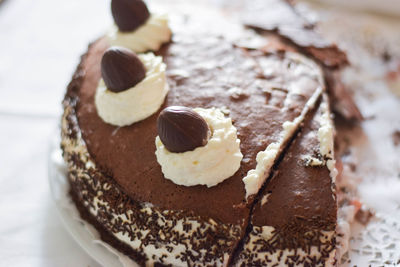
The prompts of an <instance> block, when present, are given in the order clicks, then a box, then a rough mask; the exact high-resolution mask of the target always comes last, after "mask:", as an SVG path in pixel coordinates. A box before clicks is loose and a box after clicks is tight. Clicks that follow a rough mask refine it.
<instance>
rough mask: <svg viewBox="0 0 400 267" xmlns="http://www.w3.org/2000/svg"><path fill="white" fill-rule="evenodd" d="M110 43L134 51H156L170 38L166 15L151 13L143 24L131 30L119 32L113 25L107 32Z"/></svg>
mask: <svg viewBox="0 0 400 267" xmlns="http://www.w3.org/2000/svg"><path fill="white" fill-rule="evenodd" d="M107 37H108V39H109V42H110V44H111V45H112V46H113V45H116V46H123V47H127V48H130V49H131V50H133V51H134V52H136V53H142V52H146V51H157V50H158V49H159V48H160V47H161V45H162V44H163V43H166V42H169V40H170V39H171V30H170V28H169V26H168V17H167V16H166V15H157V14H153V15H151V16H150V18H149V19H148V20H147V21H146V23H145V24H143V25H142V26H140V27H139V28H137V29H136V30H134V31H133V32H121V31H119V30H118V27H117V26H116V25H114V26H113V27H112V29H111V30H110V31H109V33H108V34H107Z"/></svg>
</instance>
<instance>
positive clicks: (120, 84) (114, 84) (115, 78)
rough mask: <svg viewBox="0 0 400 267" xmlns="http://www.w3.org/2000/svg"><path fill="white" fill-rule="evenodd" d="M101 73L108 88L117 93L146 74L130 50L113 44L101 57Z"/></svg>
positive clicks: (137, 81)
mask: <svg viewBox="0 0 400 267" xmlns="http://www.w3.org/2000/svg"><path fill="white" fill-rule="evenodd" d="M101 75H102V77H103V80H104V82H105V84H106V86H107V88H108V90H110V91H113V92H116V93H117V92H121V91H124V90H127V89H129V88H131V87H133V86H135V85H136V84H138V83H139V82H141V81H142V80H143V79H144V77H145V76H146V69H145V67H144V65H143V63H142V61H140V59H139V58H138V56H137V55H136V54H135V53H133V52H132V51H131V50H129V49H126V48H123V47H117V46H113V47H111V48H109V49H107V51H106V52H105V53H104V55H103V58H102V59H101Z"/></svg>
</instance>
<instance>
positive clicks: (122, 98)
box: [95, 53, 169, 126]
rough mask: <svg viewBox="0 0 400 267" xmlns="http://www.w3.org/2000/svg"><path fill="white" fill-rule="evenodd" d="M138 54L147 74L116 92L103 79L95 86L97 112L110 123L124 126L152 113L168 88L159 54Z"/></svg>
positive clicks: (160, 103)
mask: <svg viewBox="0 0 400 267" xmlns="http://www.w3.org/2000/svg"><path fill="white" fill-rule="evenodd" d="M138 57H139V59H140V60H141V61H142V63H143V65H144V66H145V68H146V77H145V78H144V79H143V80H142V81H141V82H140V83H138V84H136V85H135V86H134V87H132V88H129V89H128V90H126V91H122V92H118V93H115V92H112V91H110V90H108V89H107V87H106V85H105V83H104V81H103V80H101V81H100V83H99V86H98V87H97V91H96V96H95V104H96V109H97V113H98V114H99V116H100V117H101V118H102V119H103V120H104V121H105V122H107V123H109V124H112V125H116V126H126V125H130V124H132V123H134V122H137V121H141V120H143V119H145V118H147V117H149V116H151V115H152V114H154V113H155V112H156V111H157V110H158V109H159V108H160V106H161V105H162V103H163V102H164V99H165V96H166V95H167V93H168V91H169V87H168V84H167V81H166V76H165V70H166V65H165V64H164V63H163V62H162V58H161V57H159V56H155V55H154V54H153V53H147V54H141V55H138Z"/></svg>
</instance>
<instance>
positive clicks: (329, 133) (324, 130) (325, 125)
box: [318, 102, 337, 183]
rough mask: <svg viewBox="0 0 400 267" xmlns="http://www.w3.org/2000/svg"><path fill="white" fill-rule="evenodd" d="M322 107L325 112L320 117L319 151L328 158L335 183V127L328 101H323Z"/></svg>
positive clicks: (327, 163)
mask: <svg viewBox="0 0 400 267" xmlns="http://www.w3.org/2000/svg"><path fill="white" fill-rule="evenodd" d="M321 108H322V109H323V114H322V116H321V118H320V121H319V123H320V127H319V129H318V140H319V152H320V153H321V155H322V156H323V157H324V159H326V166H327V167H328V169H329V171H330V176H331V178H332V182H333V183H335V181H336V176H337V170H336V168H335V165H336V160H335V157H334V147H333V145H334V144H333V138H334V127H333V122H332V119H331V117H330V114H331V113H330V110H329V105H328V104H327V102H324V103H322V104H321Z"/></svg>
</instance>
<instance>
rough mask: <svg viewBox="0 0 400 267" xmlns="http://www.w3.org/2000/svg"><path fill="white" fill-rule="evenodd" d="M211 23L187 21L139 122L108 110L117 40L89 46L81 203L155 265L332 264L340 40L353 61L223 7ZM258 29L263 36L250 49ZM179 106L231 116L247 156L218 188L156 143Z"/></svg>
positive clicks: (75, 129) (65, 141) (77, 141)
mask: <svg viewBox="0 0 400 267" xmlns="http://www.w3.org/2000/svg"><path fill="white" fill-rule="evenodd" d="M124 1H128V0H124ZM124 1H122V2H124ZM113 2H118V1H113ZM128 2H129V1H128ZM133 2H135V1H133ZM274 2H277V1H274ZM284 5H287V4H286V3H284ZM287 8H289V10H291V9H290V6H287ZM114 12H115V11H114V10H113V14H114ZM117 13H118V11H117ZM293 14H295V15H296V16H298V14H296V13H293ZM115 16H116V15H115ZM115 16H114V17H115ZM150 18H151V17H150ZM210 19H214V18H211V17H210V15H209V14H202V13H201V12H198V11H197V12H193V13H190V14H189V16H188V15H176V16H174V17H173V19H172V20H171V21H170V25H169V26H170V28H171V31H172V33H173V36H172V40H171V41H170V42H168V43H164V44H163V45H162V46H161V47H160V48H159V49H156V50H153V52H154V53H155V54H156V55H157V56H161V57H162V60H163V62H164V63H165V65H166V72H165V73H166V79H167V80H166V82H167V87H168V88H167V87H165V91H164V92H165V94H166V93H167V92H168V94H166V96H165V100H164V101H163V102H162V106H161V107H160V108H159V109H157V110H156V111H154V113H153V114H152V115H149V116H148V117H146V118H144V119H140V120H138V121H136V122H133V123H131V124H129V125H121V126H115V125H112V124H111V123H107V122H105V120H104V119H103V117H101V116H100V115H99V106H98V105H97V97H98V96H97V94H98V91H99V88H100V87H101V86H103V85H102V83H103V82H102V81H100V80H101V78H102V76H103V79H104V82H105V83H106V86H108V88H109V90H111V86H110V84H111V82H109V77H108V76H107V75H106V74H105V71H104V69H103V68H102V65H103V61H105V60H104V58H105V57H104V56H103V55H104V54H105V52H106V51H110V50H109V49H108V48H109V47H110V39H109V38H107V37H102V38H100V39H98V40H97V41H95V42H94V43H92V44H91V45H90V46H89V49H88V51H87V53H86V54H85V55H83V56H82V60H81V63H80V64H79V66H78V68H77V70H76V72H75V74H74V76H73V79H72V81H71V83H70V84H69V86H68V90H67V93H66V96H65V99H64V101H63V106H64V114H63V118H62V129H61V130H62V143H61V147H62V149H63V156H64V159H65V161H66V162H67V164H68V181H69V183H70V186H71V190H70V193H71V196H72V199H73V201H74V202H75V204H76V206H77V208H78V210H79V212H80V214H81V216H82V217H83V218H84V219H85V220H87V221H88V222H90V223H91V224H92V225H93V226H95V228H96V229H97V230H98V231H99V233H100V235H101V238H102V239H103V240H104V241H105V242H107V243H109V244H111V245H112V246H113V247H115V248H116V249H118V250H119V251H121V252H123V253H125V254H126V255H128V256H129V257H130V258H132V260H134V261H135V262H137V263H139V264H140V265H143V266H145V265H146V266H148V265H166V266H220V265H242V266H248V265H252V266H254V265H269V264H271V266H272V265H273V264H276V265H279V264H287V265H290V266H293V265H304V266H325V265H332V264H333V263H334V256H335V249H336V246H335V226H336V210H337V205H336V200H335V185H334V177H335V163H334V162H335V161H334V156H333V151H332V150H333V146H329V147H330V150H329V149H328V150H326V148H325V147H324V145H325V144H330V145H332V144H333V125H332V124H331V121H330V108H329V101H328V95H327V93H328V92H331V90H328V89H327V88H326V86H327V85H329V86H330V88H332V87H333V85H332V84H334V83H335V80H334V79H333V78H331V84H329V83H328V82H327V80H326V77H327V75H328V74H330V75H331V76H332V75H333V74H332V73H333V72H335V71H337V70H338V69H340V68H341V66H342V65H345V64H346V60H345V56H344V54H343V53H342V52H340V51H339V50H338V49H337V48H335V53H337V54H339V55H340V56H341V59H340V60H339V61H340V62H336V61H335V62H332V61H331V60H329V61H328V63H327V64H325V61H323V60H321V59H322V57H324V56H326V55H327V54H329V53H328V52H324V49H326V47H324V48H323V49H322V50H319V49H318V47H317V48H315V47H314V48H310V46H307V44H303V43H301V44H298V43H296V40H292V41H288V40H289V38H288V37H287V36H286V35H285V36H283V35H279V33H271V32H268V34H264V33H261V35H260V33H256V32H254V31H253V30H251V29H245V28H244V27H242V26H241V25H240V24H237V23H235V22H231V21H230V20H227V19H225V18H223V17H222V16H221V17H218V18H215V20H217V21H218V22H221V23H216V24H215V25H213V29H212V30H208V29H204V25H207V24H208V21H209V20H210ZM143 20H144V21H146V18H145V19H143V18H141V21H142V22H141V23H143ZM147 21H150V19H149V18H147ZM116 22H117V20H116ZM124 22H126V21H124ZM117 23H118V22H117ZM124 25H125V26H126V25H128V26H129V23H124ZM133 25H134V27H135V29H134V30H136V28H137V27H138V26H137V23H136V22H135V23H133ZM226 26H229V29H230V30H229V31H228V33H227V30H226V29H227V27H226ZM128 28H129V27H128ZM259 28H260V29H258V30H262V29H261V27H259ZM305 29H306V30H307V31H308V30H309V28H308V27H306V28H305ZM121 31H122V30H121ZM266 31H267V30H266ZM232 32H234V35H232V34H230V33H232ZM253 38H254V39H258V40H261V45H260V44H259V46H258V47H254V46H250V45H249V40H250V41H251V40H252V39H253ZM304 49H306V50H307V49H308V51H309V52H308V53H305V52H304ZM150 50H152V49H150ZM312 51H314V52H312ZM315 51H317V52H315ZM142 57H143V56H141V55H139V59H142ZM102 59H103V61H102ZM135 60H136V59H135ZM159 64H161V63H159ZM138 68H139V69H140V67H136V68H135V69H132V71H133V72H135V70H137V69H138ZM102 73H103V74H102ZM142 76H143V73H142ZM331 76H330V77H331ZM106 78H107V79H106ZM121 79H122V81H121V80H118V82H119V83H115V85H116V86H115V87H116V88H117V87H118V86H119V85H121V84H123V83H124V81H125V80H126V79H125V78H123V77H122V78H121ZM124 79H125V80H124ZM141 79H143V77H142V78H141ZM128 80H129V79H128ZM130 80H132V79H130ZM139 80H140V79H139ZM99 81H100V82H99ZM115 81H117V80H115ZM135 82H137V81H135ZM132 86H133V85H132ZM125 87H126V88H128V87H127V86H125ZM125 87H123V86H122V87H121V88H119V89H121V90H125ZM119 89H118V90H119ZM118 90H115V92H116V94H118V92H117V91H118ZM129 90H130V89H129ZM349 103H350V104H352V102H349ZM171 106H185V107H187V108H190V109H191V108H193V109H194V110H195V111H196V108H202V109H215V108H217V109H218V110H220V112H222V113H223V114H224V116H225V117H229V118H230V119H231V122H232V124H233V126H232V127H235V129H236V131H237V139H239V140H240V152H241V155H242V156H243V159H242V160H241V162H240V166H239V167H238V169H237V170H234V174H233V175H231V176H230V177H224V180H223V181H221V182H218V183H217V184H216V185H211V186H210V185H204V184H197V185H191V186H185V185H181V184H178V183H176V182H174V180H173V179H172V180H171V179H169V177H166V176H167V175H165V169H164V166H160V165H161V163H160V160H159V158H158V155H159V154H157V156H156V154H155V153H156V150H157V151H158V149H159V146H158V143H157V141H155V140H157V138H156V137H157V136H158V135H160V137H162V136H161V134H160V133H159V132H158V131H157V119H158V118H159V114H160V112H161V111H162V110H163V109H164V108H166V107H171ZM324 127H325V128H324ZM326 127H328V128H326ZM211 128H212V127H211ZM327 129H328V130H329V131H330V132H329V131H328V133H326V132H325V135H323V134H320V132H321V131H322V132H323V131H324V130H327ZM211 130H213V129H211ZM236 131H235V132H236ZM211 135H212V134H211ZM320 135H321V136H320ZM209 142H210V141H209ZM170 152H171V153H172V150H171V151H170ZM196 164H197V163H196ZM178 178H179V177H178ZM260 229H261V230H260ZM265 229H267V230H265ZM265 231H268V233H266V232H265ZM288 251H290V253H289V252H288ZM292 251H293V252H292Z"/></svg>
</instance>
